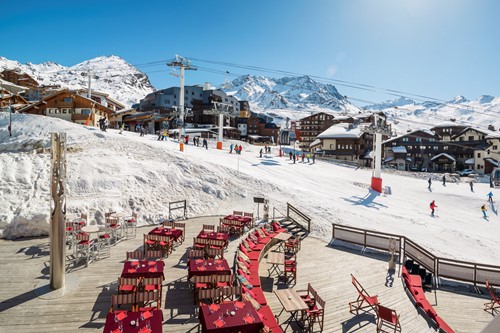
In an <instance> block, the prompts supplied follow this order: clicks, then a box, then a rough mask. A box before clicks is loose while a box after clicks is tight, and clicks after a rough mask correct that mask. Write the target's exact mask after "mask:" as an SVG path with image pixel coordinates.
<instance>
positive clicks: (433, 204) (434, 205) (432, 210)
mask: <svg viewBox="0 0 500 333" xmlns="http://www.w3.org/2000/svg"><path fill="white" fill-rule="evenodd" d="M429 208H430V209H431V216H432V217H434V209H436V208H437V205H436V202H435V201H434V200H432V202H431V204H430V206H429Z"/></svg>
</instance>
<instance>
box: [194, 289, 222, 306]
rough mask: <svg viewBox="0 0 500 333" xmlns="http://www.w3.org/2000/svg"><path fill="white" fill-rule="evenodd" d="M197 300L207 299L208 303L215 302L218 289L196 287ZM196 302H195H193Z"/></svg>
mask: <svg viewBox="0 0 500 333" xmlns="http://www.w3.org/2000/svg"><path fill="white" fill-rule="evenodd" d="M197 294H198V301H199V302H203V301H208V302H209V303H216V302H217V301H218V300H219V299H220V289H219V288H217V289H198V292H197ZM195 304H196V302H195Z"/></svg>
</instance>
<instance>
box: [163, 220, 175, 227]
mask: <svg viewBox="0 0 500 333" xmlns="http://www.w3.org/2000/svg"><path fill="white" fill-rule="evenodd" d="M173 226H174V221H170V220H164V221H163V227H165V228H173Z"/></svg>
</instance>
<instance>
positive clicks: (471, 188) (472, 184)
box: [469, 180, 474, 192]
mask: <svg viewBox="0 0 500 333" xmlns="http://www.w3.org/2000/svg"><path fill="white" fill-rule="evenodd" d="M469 185H470V191H471V192H474V182H473V181H472V180H471V181H470V183H469Z"/></svg>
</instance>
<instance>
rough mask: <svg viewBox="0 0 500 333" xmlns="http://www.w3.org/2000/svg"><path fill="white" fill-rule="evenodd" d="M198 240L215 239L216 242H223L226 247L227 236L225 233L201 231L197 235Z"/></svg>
mask: <svg viewBox="0 0 500 333" xmlns="http://www.w3.org/2000/svg"><path fill="white" fill-rule="evenodd" d="M198 237H199V238H207V239H217V240H223V241H224V242H225V243H226V245H227V239H228V238H229V235H228V234H226V233H225V232H206V231H203V230H202V231H201V232H200V233H199V234H198Z"/></svg>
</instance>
